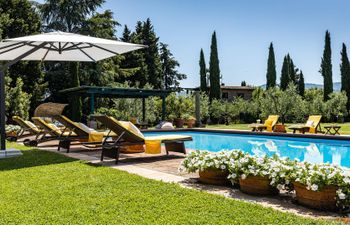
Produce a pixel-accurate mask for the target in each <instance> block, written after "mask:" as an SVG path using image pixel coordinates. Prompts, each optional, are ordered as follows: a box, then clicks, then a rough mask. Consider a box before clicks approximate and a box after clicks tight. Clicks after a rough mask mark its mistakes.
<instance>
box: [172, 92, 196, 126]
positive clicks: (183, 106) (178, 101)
mask: <svg viewBox="0 0 350 225" xmlns="http://www.w3.org/2000/svg"><path fill="white" fill-rule="evenodd" d="M166 112H167V115H168V119H169V120H173V119H177V118H179V119H186V118H188V117H190V116H194V97H193V96H192V95H186V96H183V95H176V94H175V93H172V94H170V95H169V96H168V97H167V98H166Z"/></svg>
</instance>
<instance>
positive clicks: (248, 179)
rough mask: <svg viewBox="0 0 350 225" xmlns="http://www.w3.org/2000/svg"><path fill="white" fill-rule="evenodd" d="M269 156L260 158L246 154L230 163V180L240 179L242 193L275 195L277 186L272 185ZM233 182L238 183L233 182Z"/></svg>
mask: <svg viewBox="0 0 350 225" xmlns="http://www.w3.org/2000/svg"><path fill="white" fill-rule="evenodd" d="M271 161H272V160H271V159H270V158H269V157H267V156H265V157H258V156H252V155H250V154H248V153H245V154H244V156H243V157H241V158H240V159H239V160H237V161H235V162H233V163H230V165H229V168H230V169H229V170H230V178H231V179H238V182H239V186H240V189H241V191H242V192H244V193H247V194H252V195H275V194H277V193H278V190H277V188H276V185H271V178H270V176H269V175H270V163H271ZM232 182H236V180H233V181H232Z"/></svg>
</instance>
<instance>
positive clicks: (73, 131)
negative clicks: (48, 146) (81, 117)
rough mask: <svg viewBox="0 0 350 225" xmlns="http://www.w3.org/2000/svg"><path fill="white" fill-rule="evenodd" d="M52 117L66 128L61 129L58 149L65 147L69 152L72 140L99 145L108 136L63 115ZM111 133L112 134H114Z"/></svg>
mask: <svg viewBox="0 0 350 225" xmlns="http://www.w3.org/2000/svg"><path fill="white" fill-rule="evenodd" d="M52 118H53V119H54V120H56V121H58V122H60V123H61V124H63V125H64V126H65V128H64V129H63V130H61V135H60V136H59V137H58V139H59V145H58V149H57V150H58V151H59V150H60V149H61V148H64V149H66V150H67V153H68V152H69V150H70V145H71V142H72V141H78V142H80V143H81V144H82V145H88V146H89V147H92V146H94V147H97V146H99V145H101V144H102V141H103V139H104V137H105V136H106V133H104V132H98V131H95V130H94V129H91V128H89V127H87V126H86V125H84V124H82V123H77V122H73V121H72V120H70V119H68V118H67V117H65V116H63V115H59V116H53V117H52ZM109 135H110V136H111V135H112V134H109Z"/></svg>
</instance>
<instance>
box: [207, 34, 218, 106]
mask: <svg viewBox="0 0 350 225" xmlns="http://www.w3.org/2000/svg"><path fill="white" fill-rule="evenodd" d="M210 50H211V51H210V62H209V74H210V75H209V76H210V77H209V78H210V94H209V97H210V100H212V99H220V97H221V88H220V67H219V56H218V49H217V41H216V32H215V31H214V33H213V35H212V38H211V46H210Z"/></svg>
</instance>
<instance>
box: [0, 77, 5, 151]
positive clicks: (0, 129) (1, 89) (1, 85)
mask: <svg viewBox="0 0 350 225" xmlns="http://www.w3.org/2000/svg"><path fill="white" fill-rule="evenodd" d="M5 122H6V119H5V73H4V71H3V70H0V135H1V141H0V142H1V143H0V147H1V148H0V149H1V150H6V131H5Z"/></svg>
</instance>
